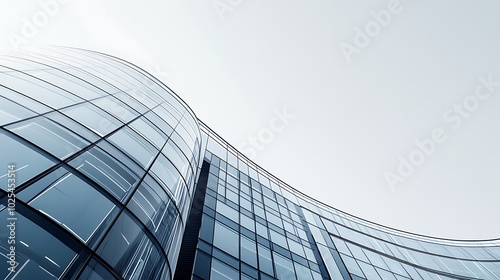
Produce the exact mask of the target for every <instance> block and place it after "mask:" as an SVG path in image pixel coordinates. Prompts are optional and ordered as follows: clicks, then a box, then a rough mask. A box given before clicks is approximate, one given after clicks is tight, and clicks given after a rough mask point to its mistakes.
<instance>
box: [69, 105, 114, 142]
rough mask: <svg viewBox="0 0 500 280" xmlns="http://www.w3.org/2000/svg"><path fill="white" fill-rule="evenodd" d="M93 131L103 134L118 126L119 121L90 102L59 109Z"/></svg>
mask: <svg viewBox="0 0 500 280" xmlns="http://www.w3.org/2000/svg"><path fill="white" fill-rule="evenodd" d="M61 112H62V113H64V114H65V115H67V116H69V117H71V118H73V119H74V120H76V121H77V122H79V123H81V124H83V125H85V126H86V127H88V128H89V129H90V130H92V131H93V132H95V133H97V134H98V135H100V136H104V135H106V134H108V133H110V132H111V131H113V130H115V129H116V128H118V126H120V125H121V123H120V122H119V121H118V120H117V119H115V118H114V117H112V116H111V115H109V114H108V113H106V112H104V111H103V110H101V109H99V108H97V107H96V106H94V105H92V104H91V103H84V104H81V105H77V106H73V107H70V108H67V109H64V110H62V111H61Z"/></svg>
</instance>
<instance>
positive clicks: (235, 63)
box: [0, 0, 500, 239]
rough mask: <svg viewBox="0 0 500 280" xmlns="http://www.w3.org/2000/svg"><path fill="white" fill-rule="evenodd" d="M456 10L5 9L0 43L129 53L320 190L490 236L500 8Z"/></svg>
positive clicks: (218, 4) (499, 178) (126, 4)
mask: <svg viewBox="0 0 500 280" xmlns="http://www.w3.org/2000/svg"><path fill="white" fill-rule="evenodd" d="M460 2H463V3H458V2H457V1H451V0H446V1H438V2H436V1H409V0H401V1H395V0H389V1H387V0H377V1H339V0H329V1H305V0H303V1H298V0H292V1H290V0H288V1H284V0H282V1H262V0H260V1H256V0H252V1H250V0H215V1H214V0H203V1H199V0H198V1H193V0H191V1H181V0H176V1H164V0H157V1H142V2H139V1H125V0H113V1H98V0H69V1H67V0H66V1H61V2H59V1H56V0H38V1H25V0H16V1H6V0H3V1H1V2H0V3H1V4H0V5H1V6H0V32H1V38H0V43H1V44H4V45H18V44H20V45H22V44H54V45H64V46H73V47H80V48H86V49H92V50H97V51H101V52H104V53H108V54H111V55H115V56H118V57H121V58H124V59H126V60H128V61H131V62H133V63H135V64H137V65H139V66H141V67H143V68H145V69H146V70H148V71H150V72H151V73H152V74H154V75H155V76H157V77H158V78H159V79H160V80H162V81H163V82H165V83H166V84H167V85H168V86H169V87H170V88H172V89H173V90H174V91H175V92H176V93H177V94H178V95H179V96H180V97H181V98H183V99H184V100H185V101H186V102H187V104H188V105H189V106H190V107H191V108H192V109H193V110H194V112H195V113H196V115H197V116H198V118H200V119H201V120H203V121H204V122H205V123H206V124H208V125H209V126H210V127H211V128H212V129H214V130H215V131H216V132H217V133H219V134H220V135H221V136H222V137H223V138H224V139H226V140H227V141H228V142H229V143H231V144H232V145H233V146H236V147H238V148H240V150H241V151H242V152H244V153H245V154H247V155H248V156H249V157H251V158H252V159H253V160H254V161H255V162H256V163H257V164H259V165H261V166H262V167H263V168H265V169H267V170H268V171H269V172H271V173H273V174H274V175H276V176H277V177H278V178H280V179H282V180H283V181H284V182H286V183H288V184H289V185H291V186H292V187H294V188H297V189H299V190H301V191H303V192H305V193H307V194H309V195H310V196H312V197H315V198H317V199H319V200H321V201H323V202H325V203H327V204H329V205H331V206H333V207H335V208H338V209H340V210H343V211H346V212H348V213H351V214H354V215H357V216H359V217H362V218H365V219H368V220H371V221H374V222H377V223H381V224H384V225H387V226H391V227H395V228H398V229H403V230H407V231H412V232H416V233H421V234H426V235H431V236H437V237H446V238H460V239H489V238H496V237H500V223H499V222H498V221H499V218H498V214H499V213H500V172H499V167H500V148H499V143H500V132H499V127H500V126H499V125H500V110H499V108H500V64H499V62H500V52H499V50H500V40H499V39H498V38H499V37H498V34H499V30H500V17H498V11H499V9H500V3H499V2H498V1H493V0H490V1H460ZM497 81H498V82H497ZM0 83H1V81H0Z"/></svg>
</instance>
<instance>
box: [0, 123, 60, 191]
mask: <svg viewBox="0 0 500 280" xmlns="http://www.w3.org/2000/svg"><path fill="white" fill-rule="evenodd" d="M0 143H1V145H0V155H2V156H1V157H0V166H3V170H0V188H2V189H4V190H7V166H8V165H9V164H15V166H16V170H17V171H16V173H15V176H16V185H17V186H20V185H21V184H22V183H24V182H26V181H27V180H28V179H30V178H32V177H33V176H35V175H37V174H39V173H40V172H42V171H44V170H46V169H47V168H49V167H51V166H53V165H54V164H55V163H54V162H53V161H51V160H49V159H48V158H47V157H45V156H43V155H42V154H41V153H40V152H38V151H36V150H33V149H31V148H29V147H28V144H26V143H25V142H24V141H22V140H20V141H17V140H14V139H13V138H12V137H9V136H7V134H6V133H4V132H2V131H0Z"/></svg>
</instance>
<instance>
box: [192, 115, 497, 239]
mask: <svg viewBox="0 0 500 280" xmlns="http://www.w3.org/2000/svg"><path fill="white" fill-rule="evenodd" d="M198 121H199V122H200V124H202V125H203V126H204V127H205V128H206V129H208V130H210V132H211V133H213V134H214V135H215V136H217V137H218V139H219V140H221V141H223V142H224V143H226V144H227V145H228V147H230V148H231V149H233V150H234V151H236V152H237V153H238V156H241V157H242V158H244V159H245V160H247V161H248V162H251V163H252V164H253V165H255V166H256V167H257V168H259V170H261V171H264V172H265V173H266V174H267V175H268V176H269V177H272V178H273V179H274V180H275V181H276V182H279V183H280V186H283V187H285V188H287V189H290V190H292V191H293V192H295V193H296V194H300V195H302V196H304V197H306V198H307V199H309V200H312V201H313V202H315V203H318V204H319V205H321V206H323V207H325V208H327V209H331V210H334V211H337V212H340V213H342V214H344V215H346V216H348V217H349V218H355V219H358V220H361V221H363V222H365V223H368V224H369V225H373V226H377V227H380V228H381V229H385V230H390V231H391V232H390V233H392V234H393V233H394V232H392V231H395V232H396V233H402V234H408V235H411V236H416V237H419V238H426V239H432V240H434V241H451V242H459V243H474V244H470V245H478V244H475V243H481V242H487V243H490V242H495V244H491V245H499V244H497V242H500V237H498V238H491V239H452V238H443V237H435V236H430V235H425V234H419V233H414V232H410V231H405V230H401V229H397V228H393V227H390V226H386V225H382V224H379V223H376V222H372V221H370V220H366V219H364V218H361V217H358V216H356V215H353V214H350V213H347V212H345V211H342V210H340V209H337V208H335V207H333V206H330V205H328V204H326V203H324V202H322V201H320V200H318V199H316V198H314V197H311V196H309V195H307V194H306V193H304V192H302V191H300V190H298V189H296V188H294V187H292V186H290V185H289V184H287V183H285V182H284V181H282V180H281V179H279V178H278V177H276V176H275V175H273V174H271V173H270V172H269V171H267V170H266V169H264V168H263V167H262V166H260V165H259V164H257V163H255V162H254V161H253V160H251V159H249V158H248V157H247V156H246V155H244V154H243V153H241V152H240V151H239V150H238V149H236V148H235V147H234V146H233V145H231V144H230V143H228V142H227V141H226V140H224V138H222V137H221V136H220V135H219V134H218V133H217V132H215V131H213V130H212V129H211V128H210V127H209V126H208V125H207V124H206V123H204V122H203V121H202V120H200V119H198ZM432 240H427V241H432ZM457 245H464V244H457Z"/></svg>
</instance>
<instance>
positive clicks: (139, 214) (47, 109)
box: [0, 47, 500, 280]
mask: <svg viewBox="0 0 500 280" xmlns="http://www.w3.org/2000/svg"><path fill="white" fill-rule="evenodd" d="M0 126H1V128H0V145H1V146H0V166H1V167H0V168H2V171H1V172H0V221H1V223H4V224H3V225H2V226H1V230H0V254H1V255H2V259H3V261H2V262H1V263H2V264H1V265H0V277H1V279H58V278H60V279H242V280H246V279H353V280H358V279H370V280H371V279H384V280H385V279H500V240H485V241H458V240H446V239H437V238H432V237H427V236H420V235H416V234H412V233H408V232H403V231H399V230H395V229H391V228H388V227H384V226H381V225H378V224H375V223H372V222H369V221H366V220H363V219H360V218H357V217H354V216H352V215H349V214H347V213H344V212H342V211H340V210H337V209H335V208H332V207H330V206H328V205H325V204H323V203H321V202H319V201H317V200H315V199H313V198H311V197H309V196H307V195H305V194H303V193H301V192H300V191H298V190H296V189H294V188H292V187H290V186H288V185H287V184H285V183H284V182H282V181H280V180H279V179H278V178H276V177H274V176H273V175H271V174H269V173H268V172H266V171H265V170H264V169H262V168H261V167H259V166H258V165H256V164H255V163H253V162H252V161H250V160H249V159H247V158H246V157H245V156H244V155H242V154H241V153H240V152H238V151H237V150H236V149H234V148H233V147H232V146H231V145H230V144H228V143H227V142H225V141H224V140H223V139H221V137H219V136H218V135H217V134H216V133H215V132H214V131H212V130H211V129H210V128H209V127H208V126H206V125H205V124H204V123H203V122H201V121H200V120H198V119H197V118H196V116H195V114H194V112H193V111H192V110H191V109H190V108H189V107H188V106H187V105H186V104H185V103H184V102H183V101H182V100H181V99H180V98H179V97H178V96H177V95H175V93H173V92H172V91H171V90H170V89H169V88H168V87H166V86H165V85H163V84H162V83H161V82H159V81H158V80H157V79H155V78H154V77H153V76H151V75H150V74H148V73H146V72H145V71H144V70H142V69H140V68H138V67H137V66H135V65H133V64H131V63H128V62H126V61H123V60H121V59H119V58H116V57H112V56H108V55H104V54H101V53H97V52H92V51H86V50H79V49H71V48H62V47H43V48H25V49H22V50H2V51H1V54H0Z"/></svg>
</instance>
